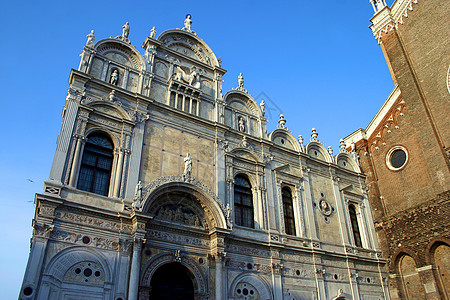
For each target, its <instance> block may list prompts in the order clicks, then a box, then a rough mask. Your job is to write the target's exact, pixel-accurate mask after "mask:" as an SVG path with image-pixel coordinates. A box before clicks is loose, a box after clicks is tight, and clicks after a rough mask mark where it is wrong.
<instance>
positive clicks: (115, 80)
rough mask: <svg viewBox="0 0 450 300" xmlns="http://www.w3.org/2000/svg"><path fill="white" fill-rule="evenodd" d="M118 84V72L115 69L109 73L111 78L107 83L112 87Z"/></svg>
mask: <svg viewBox="0 0 450 300" xmlns="http://www.w3.org/2000/svg"><path fill="white" fill-rule="evenodd" d="M118 82H119V72H118V71H117V69H115V70H114V71H113V72H112V73H111V78H110V79H109V83H111V84H113V85H117V83H118Z"/></svg>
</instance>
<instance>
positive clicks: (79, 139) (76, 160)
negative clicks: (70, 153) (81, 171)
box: [69, 135, 83, 186]
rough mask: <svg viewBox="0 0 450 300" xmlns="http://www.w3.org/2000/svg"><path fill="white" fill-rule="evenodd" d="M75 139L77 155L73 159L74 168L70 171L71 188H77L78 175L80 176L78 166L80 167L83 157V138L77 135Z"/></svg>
mask: <svg viewBox="0 0 450 300" xmlns="http://www.w3.org/2000/svg"><path fill="white" fill-rule="evenodd" d="M75 139H76V141H77V142H76V146H75V154H74V157H73V161H72V168H71V170H70V180H69V185H70V186H75V183H76V179H77V174H78V166H79V165H80V156H81V146H82V144H81V143H82V141H83V137H81V136H79V135H75Z"/></svg>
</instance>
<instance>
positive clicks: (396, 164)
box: [386, 146, 408, 171]
mask: <svg viewBox="0 0 450 300" xmlns="http://www.w3.org/2000/svg"><path fill="white" fill-rule="evenodd" d="M407 162H408V152H407V151H406V149H405V148H404V147H402V146H396V147H393V148H392V149H391V150H389V151H388V153H387V155H386V165H387V166H388V168H389V169H391V170H393V171H397V170H400V169H402V168H403V167H404V166H405V165H406V163H407Z"/></svg>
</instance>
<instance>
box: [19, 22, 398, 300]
mask: <svg viewBox="0 0 450 300" xmlns="http://www.w3.org/2000/svg"><path fill="white" fill-rule="evenodd" d="M184 24H185V27H184V28H183V29H172V30H167V31H164V32H162V33H161V34H160V35H159V36H156V32H155V28H153V29H152V31H151V33H150V36H149V37H147V38H146V39H145V41H144V43H143V45H142V47H143V48H144V50H145V53H144V55H141V54H140V53H139V52H138V51H137V50H136V48H135V47H134V46H133V45H132V43H131V41H130V40H129V39H128V34H129V31H130V30H132V24H131V25H130V24H129V23H128V22H127V24H125V25H124V27H123V34H122V35H121V36H118V37H115V38H113V37H111V38H106V39H102V40H99V41H97V42H95V36H94V31H92V32H91V33H90V34H89V35H88V36H87V38H88V40H87V43H86V45H85V47H84V49H83V51H82V54H81V61H80V65H79V68H78V69H77V70H72V71H71V74H70V85H69V90H68V94H67V97H66V103H65V107H64V115H63V121H62V127H61V132H60V135H59V136H58V140H57V148H56V152H55V156H54V161H53V165H52V168H51V172H50V176H49V179H48V180H47V181H46V182H45V185H44V191H43V192H42V193H39V194H36V198H35V203H36V207H37V208H36V214H35V217H34V219H33V238H32V242H31V251H30V257H29V261H28V266H27V269H26V273H25V276H24V281H23V285H22V288H21V291H20V298H21V299H79V298H80V297H85V295H89V299H115V300H120V299H129V300H135V299H149V298H151V296H152V293H154V291H155V289H156V288H157V287H155V284H156V283H155V281H154V277H153V275H154V274H155V272H158V270H159V269H160V268H162V267H164V266H166V265H169V264H177V265H178V267H180V268H184V269H185V270H186V274H188V275H189V278H190V280H191V281H192V286H193V298H194V299H374V300H375V299H389V295H388V294H387V282H386V280H387V279H386V277H387V275H386V273H385V271H384V269H385V263H386V262H385V260H384V259H383V258H382V255H381V251H380V249H379V246H378V244H377V239H376V235H375V231H374V226H373V221H372V217H371V212H370V209H369V203H368V198H367V187H366V185H365V183H364V180H365V176H364V175H363V174H362V173H361V170H360V167H359V165H358V162H357V160H356V159H355V153H354V152H351V151H347V150H346V149H345V145H343V146H342V147H341V149H340V151H339V153H338V154H337V155H333V154H332V151H328V150H327V149H325V147H324V146H323V145H322V143H321V142H320V140H319V139H318V133H317V132H316V131H315V130H314V129H313V132H312V133H311V138H310V141H309V143H307V144H304V142H303V138H301V137H299V139H296V138H295V137H294V136H293V135H292V133H291V131H290V130H289V129H288V127H287V126H286V122H287V120H286V119H284V116H280V121H279V126H278V128H277V129H276V130H274V131H273V132H270V133H267V129H266V123H267V119H266V118H265V116H264V110H265V105H264V104H262V105H261V106H260V105H259V104H258V103H256V101H255V100H254V99H253V97H252V96H251V95H250V94H249V92H248V91H247V89H246V88H244V77H243V75H242V73H241V74H240V75H239V78H238V82H237V84H238V85H237V87H236V88H235V89H232V90H230V91H228V92H226V93H223V92H222V76H223V75H224V74H225V72H226V70H225V69H224V68H222V65H221V64H222V62H221V60H220V59H218V58H216V56H215V54H214V52H213V51H212V50H211V49H210V48H209V46H208V45H207V44H206V43H205V42H204V41H203V40H202V39H200V38H199V37H198V36H197V34H196V33H195V32H194V31H192V30H191V26H192V21H191V16H190V15H188V17H186V20H185V22H184ZM130 27H131V28H130ZM94 137H97V138H98V137H105V138H104V140H103V141H110V145H111V148H108V147H109V146H108V145H106V144H105V143H103V144H102V145H101V144H100V142H98V141H97V142H96V141H94ZM99 149H100V150H99ZM108 149H110V152H108V151H109V150H108ZM96 151H97V152H96ZM102 151H103V152H102ZM105 151H106V152H107V153H106V152H105ZM88 152H89V153H91V154H92V153H94V154H92V155H94V156H95V155H97V156H96V157H97V158H98V157H110V165H109V166H103V167H104V168H103V167H102V168H103V169H104V172H105V174H107V176H106V177H107V178H106V177H104V181H101V182H99V183H98V182H94V183H93V185H92V186H93V187H92V188H93V189H94V190H86V189H87V188H86V187H85V186H84V185H83V184H82V183H81V181H85V180H86V176H87V175H86V174H85V172H87V171H85V170H87V169H86V168H87V167H86V165H89V163H90V162H89V159H88ZM104 152H105V153H106V154H105V153H104ZM99 153H100V154H99ZM187 153H189V155H187ZM98 155H100V156H98ZM102 155H103V156H102ZM108 155H109V156H108ZM105 159H106V158H105ZM103 169H101V170H103ZM95 170H96V171H95V172H97V173H99V174H100V169H99V168H97V169H95ZM108 170H109V171H108ZM102 172H103V171H102ZM108 172H109V173H108ZM97 173H96V174H97ZM242 178H244V179H245V180H247V182H248V184H249V187H247V188H248V189H247V190H248V191H249V194H248V195H249V197H250V198H249V199H250V203H247V204H246V206H245V207H243V206H242V205H241V204H236V203H237V202H236V197H237V196H239V195H241V194H239V193H240V192H239V191H238V188H237V186H239V188H241V187H242V186H241V185H240V184H241V183H239V182H238V180H239V181H242ZM99 180H100V179H99ZM245 180H244V181H245ZM102 184H103V185H106V186H104V188H105V189H104V193H103V194H102V192H95V189H96V188H98V189H99V190H100V189H102ZM97 185H98V186H97ZM283 197H287V198H283ZM284 199H286V201H285V200H284ZM239 205H241V206H239ZM350 208H351V209H353V210H354V212H353V215H352V213H351V212H350V210H349V209H350ZM249 212H250V213H249ZM243 215H245V216H243ZM237 219H239V221H236V220H237ZM239 224H240V225H239ZM355 226H356V227H355ZM355 230H356V231H358V233H355ZM180 265H181V266H180ZM176 275H177V274H174V276H176Z"/></svg>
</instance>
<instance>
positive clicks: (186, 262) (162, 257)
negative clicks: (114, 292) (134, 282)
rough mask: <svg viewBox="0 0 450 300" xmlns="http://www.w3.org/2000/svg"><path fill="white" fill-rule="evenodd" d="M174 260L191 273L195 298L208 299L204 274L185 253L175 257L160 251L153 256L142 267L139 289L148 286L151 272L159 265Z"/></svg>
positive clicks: (151, 275) (147, 287) (145, 288)
mask: <svg viewBox="0 0 450 300" xmlns="http://www.w3.org/2000/svg"><path fill="white" fill-rule="evenodd" d="M175 261H176V262H178V263H180V264H182V265H183V266H184V267H186V268H187V269H188V270H189V272H190V273H191V274H190V275H191V279H192V283H193V284H194V291H195V299H202V300H203V299H208V297H209V292H208V291H209V289H208V285H207V280H206V275H205V274H204V272H203V271H202V269H201V268H200V267H199V266H198V264H197V262H196V261H195V260H193V259H192V258H190V257H189V256H186V255H181V257H179V258H178V257H177V258H175V256H174V254H173V253H161V254H158V255H156V256H154V257H153V258H152V259H151V260H149V261H148V263H147V264H146V265H145V266H144V268H143V272H142V277H141V283H140V290H143V291H144V290H147V289H149V288H150V285H151V280H152V277H153V274H154V273H155V272H156V270H157V269H158V268H159V267H161V266H162V265H165V264H169V263H172V262H175Z"/></svg>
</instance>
